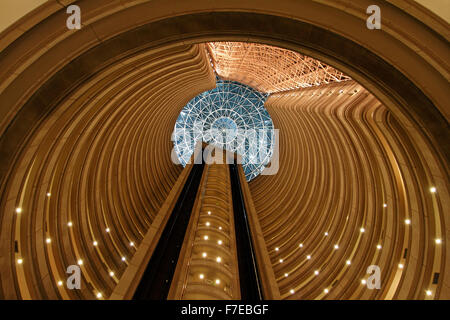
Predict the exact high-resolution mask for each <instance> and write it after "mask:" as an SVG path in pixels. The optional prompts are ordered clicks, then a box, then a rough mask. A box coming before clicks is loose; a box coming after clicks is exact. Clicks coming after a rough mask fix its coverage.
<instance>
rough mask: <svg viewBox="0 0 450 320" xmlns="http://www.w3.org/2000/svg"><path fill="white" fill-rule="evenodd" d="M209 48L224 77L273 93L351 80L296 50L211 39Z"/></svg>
mask: <svg viewBox="0 0 450 320" xmlns="http://www.w3.org/2000/svg"><path fill="white" fill-rule="evenodd" d="M207 48H208V51H209V53H210V56H211V59H212V62H213V64H214V67H215V69H216V72H217V73H218V74H219V75H220V76H221V77H222V78H224V79H227V80H234V81H239V82H242V83H245V84H247V85H249V86H251V87H254V88H256V89H258V90H259V91H261V92H266V93H274V92H281V91H287V90H292V89H298V88H308V87H314V86H319V85H323V84H328V83H333V82H342V81H346V80H350V77H348V76H346V75H345V74H343V73H342V72H340V71H338V70H336V69H334V68H332V67H330V66H328V65H326V64H324V63H322V62H320V61H318V60H316V59H313V58H310V57H307V56H304V55H302V54H299V53H297V52H294V51H291V50H286V49H282V48H278V47H273V46H268V45H264V44H258V43H245V42H210V43H208V46H207Z"/></svg>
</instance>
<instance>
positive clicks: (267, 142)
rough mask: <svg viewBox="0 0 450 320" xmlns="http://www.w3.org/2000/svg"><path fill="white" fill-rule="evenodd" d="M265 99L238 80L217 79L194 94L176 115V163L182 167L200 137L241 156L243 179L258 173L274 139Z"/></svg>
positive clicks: (269, 154) (265, 163) (248, 178)
mask: <svg viewBox="0 0 450 320" xmlns="http://www.w3.org/2000/svg"><path fill="white" fill-rule="evenodd" d="M266 99H267V95H265V94H263V93H260V92H258V91H256V90H254V89H252V88H251V87H249V86H246V85H244V84H242V83H239V82H235V81H225V80H221V79H217V83H216V88H214V89H212V90H210V91H206V92H203V93H201V94H199V95H198V96H196V97H195V98H194V99H192V100H191V101H190V102H189V103H188V104H187V105H186V106H185V107H184V108H183V110H182V111H181V113H180V115H179V116H178V119H177V121H176V123H175V128H174V132H173V137H172V138H173V141H174V147H175V152H176V154H177V156H178V160H179V161H180V163H181V164H182V165H183V166H186V164H187V163H188V162H189V160H190V158H191V156H192V153H193V152H194V147H195V144H196V143H197V142H198V141H200V140H203V141H204V142H206V143H209V144H213V145H215V146H217V147H220V148H222V149H227V150H230V151H232V152H236V153H237V154H239V155H241V157H242V166H243V169H244V172H245V176H246V178H247V181H250V180H252V179H253V178H255V177H256V176H258V175H259V174H260V173H261V172H262V171H263V170H264V168H265V166H266V165H267V164H268V163H269V162H270V159H271V157H272V154H273V147H274V141H275V138H274V128H273V122H272V119H271V118H270V115H269V113H268V112H267V110H266V109H265V108H264V103H265V101H266Z"/></svg>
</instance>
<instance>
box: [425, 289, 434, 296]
mask: <svg viewBox="0 0 450 320" xmlns="http://www.w3.org/2000/svg"><path fill="white" fill-rule="evenodd" d="M425 293H426V294H427V296H431V295H432V294H433V292H431V290H427V291H425Z"/></svg>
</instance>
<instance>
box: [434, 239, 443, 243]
mask: <svg viewBox="0 0 450 320" xmlns="http://www.w3.org/2000/svg"><path fill="white" fill-rule="evenodd" d="M434 242H436V244H441V243H442V240H441V239H439V238H438V239H436V240H434Z"/></svg>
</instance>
